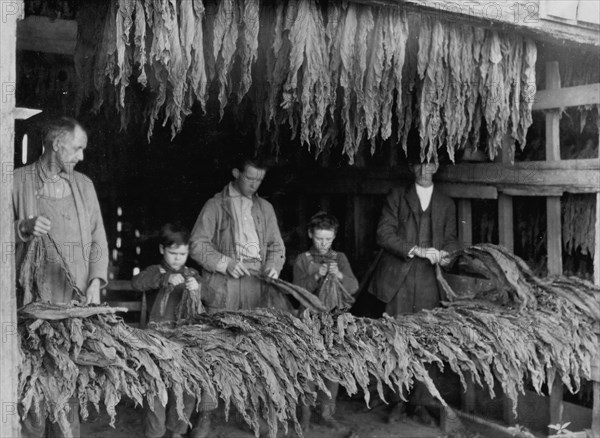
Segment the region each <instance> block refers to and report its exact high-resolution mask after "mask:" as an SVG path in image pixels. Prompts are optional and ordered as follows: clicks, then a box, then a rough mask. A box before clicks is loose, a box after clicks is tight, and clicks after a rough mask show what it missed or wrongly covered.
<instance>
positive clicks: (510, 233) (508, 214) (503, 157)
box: [496, 135, 515, 252]
mask: <svg viewBox="0 0 600 438" xmlns="http://www.w3.org/2000/svg"><path fill="white" fill-rule="evenodd" d="M496 158H497V161H500V162H502V163H505V164H506V163H513V162H514V144H513V142H512V139H511V138H510V136H508V135H505V136H504V138H503V139H502V151H501V152H500V155H499V156H498V157H496ZM513 228H514V227H513V199H512V196H509V195H505V194H504V193H499V194H498V240H499V243H500V245H502V246H504V247H505V248H507V249H508V250H509V251H511V252H512V251H513V250H514V247H515V235H514V230H513Z"/></svg>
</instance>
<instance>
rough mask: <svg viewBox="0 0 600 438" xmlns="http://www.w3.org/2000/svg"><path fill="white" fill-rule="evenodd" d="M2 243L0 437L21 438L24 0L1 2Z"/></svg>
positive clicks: (0, 223)
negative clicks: (18, 116)
mask: <svg viewBox="0 0 600 438" xmlns="http://www.w3.org/2000/svg"><path fill="white" fill-rule="evenodd" d="M0 3H1V6H2V8H1V11H0V15H1V16H0V37H1V39H2V50H0V85H1V90H2V93H1V96H2V97H1V99H0V165H1V166H2V169H1V170H0V172H1V178H0V205H2V209H1V211H0V244H1V245H2V263H0V296H1V298H0V302H2V305H1V306H0V326H1V328H2V342H0V361H1V362H0V364H1V366H0V385H2V390H1V391H0V407H1V408H2V421H0V436H2V437H19V436H20V426H19V416H18V413H17V404H18V400H19V396H18V393H17V384H18V377H19V375H18V370H19V354H18V349H17V348H18V347H17V342H18V339H17V301H16V290H15V258H14V249H15V247H14V244H15V236H14V227H13V220H14V218H13V209H12V207H10V206H11V205H12V190H13V173H12V170H13V165H14V146H15V144H14V142H15V138H14V137H15V123H14V111H15V91H16V89H15V87H16V50H17V36H16V35H17V20H19V19H21V18H23V2H22V1H21V0H17V1H11V2H0Z"/></svg>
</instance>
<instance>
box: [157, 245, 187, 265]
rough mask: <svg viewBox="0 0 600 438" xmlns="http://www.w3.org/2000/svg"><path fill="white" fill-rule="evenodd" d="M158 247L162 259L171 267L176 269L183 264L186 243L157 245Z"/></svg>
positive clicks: (185, 259)
mask: <svg viewBox="0 0 600 438" xmlns="http://www.w3.org/2000/svg"><path fill="white" fill-rule="evenodd" d="M159 249H160V253H161V254H162V256H163V260H164V261H165V263H166V264H167V265H168V266H169V267H170V268H171V269H173V270H175V271H178V270H179V269H181V268H183V267H184V266H185V262H186V261H187V258H188V252H189V246H188V245H176V244H173V245H171V246H167V247H164V246H162V245H159Z"/></svg>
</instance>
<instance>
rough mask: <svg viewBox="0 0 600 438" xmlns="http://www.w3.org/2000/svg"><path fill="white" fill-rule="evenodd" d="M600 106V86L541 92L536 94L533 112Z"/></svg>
mask: <svg viewBox="0 0 600 438" xmlns="http://www.w3.org/2000/svg"><path fill="white" fill-rule="evenodd" d="M593 104H600V84H590V85H580V86H578V87H568V88H560V89H555V90H540V91H538V92H537V93H535V98H534V102H533V110H534V111H535V110H548V109H557V108H567V107H573V106H581V105H593Z"/></svg>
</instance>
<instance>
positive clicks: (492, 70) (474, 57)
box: [404, 16, 537, 161]
mask: <svg viewBox="0 0 600 438" xmlns="http://www.w3.org/2000/svg"><path fill="white" fill-rule="evenodd" d="M536 59H537V51H536V46H535V43H534V42H533V41H532V40H529V39H526V38H522V37H521V36H518V35H514V34H512V35H509V34H504V35H502V34H498V33H497V32H496V31H495V30H485V29H482V28H476V27H472V26H467V25H463V24H456V23H450V22H446V21H443V20H441V19H439V18H438V17H428V16H423V17H421V23H420V29H419V53H418V67H417V68H418V74H419V77H420V78H421V81H422V82H421V83H420V84H419V90H418V95H419V97H418V98H419V104H418V109H419V120H418V127H419V133H420V137H421V157H422V158H424V157H425V152H426V151H427V158H428V159H437V150H438V149H439V148H441V147H442V146H444V145H445V147H446V149H447V151H448V155H449V157H450V159H451V160H452V161H454V152H455V151H456V150H459V149H462V148H464V147H465V144H466V143H467V142H468V141H470V142H471V144H472V145H473V146H474V147H475V148H477V147H478V146H479V136H480V130H481V125H482V120H485V125H486V129H487V133H488V139H487V144H486V145H485V149H486V150H487V153H488V155H489V157H490V158H491V159H493V158H494V157H495V156H496V155H497V153H498V150H499V149H501V148H502V137H503V136H504V135H505V134H507V133H508V134H510V136H511V137H512V139H513V140H515V141H518V142H519V144H520V146H521V148H523V147H524V146H525V136H526V134H527V129H528V128H529V126H530V125H531V123H532V118H531V108H532V105H533V95H534V94H535V62H536ZM405 125H406V122H405ZM406 126H407V125H406ZM404 148H405V150H406V143H404Z"/></svg>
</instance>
